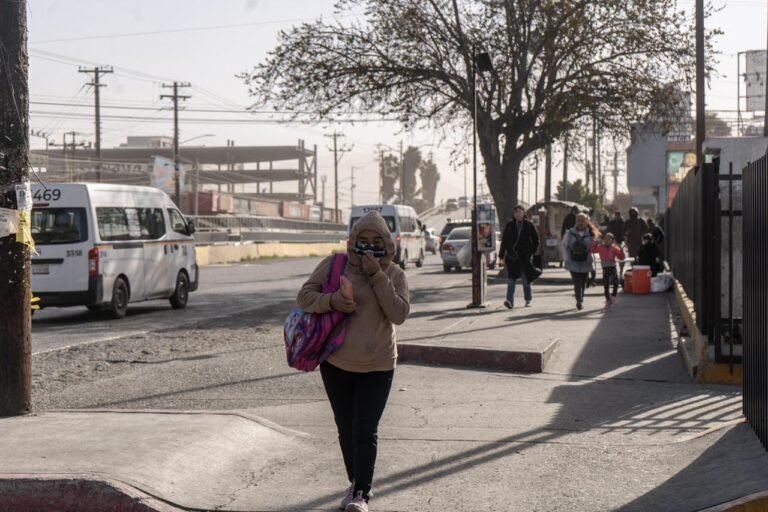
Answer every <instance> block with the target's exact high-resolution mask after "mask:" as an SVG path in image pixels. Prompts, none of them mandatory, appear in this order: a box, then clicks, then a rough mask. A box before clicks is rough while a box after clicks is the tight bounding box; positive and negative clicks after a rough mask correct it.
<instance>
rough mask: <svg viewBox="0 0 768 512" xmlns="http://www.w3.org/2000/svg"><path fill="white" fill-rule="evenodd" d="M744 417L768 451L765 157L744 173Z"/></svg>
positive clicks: (767, 196) (767, 180) (767, 164)
mask: <svg viewBox="0 0 768 512" xmlns="http://www.w3.org/2000/svg"><path fill="white" fill-rule="evenodd" d="M743 191H744V203H743V204H744V207H743V219H744V253H743V264H744V278H743V293H744V319H743V343H744V367H743V372H744V373H743V392H744V398H743V410H744V416H746V418H747V421H748V422H749V424H750V425H751V426H752V428H753V429H754V430H755V432H756V433H757V436H758V437H759V438H760V442H762V443H763V446H765V447H766V448H768V293H766V291H768V272H766V267H767V266H768V155H767V156H764V157H763V158H761V159H759V160H757V161H755V162H752V163H751V164H749V165H748V166H747V167H746V168H745V169H744V173H743Z"/></svg>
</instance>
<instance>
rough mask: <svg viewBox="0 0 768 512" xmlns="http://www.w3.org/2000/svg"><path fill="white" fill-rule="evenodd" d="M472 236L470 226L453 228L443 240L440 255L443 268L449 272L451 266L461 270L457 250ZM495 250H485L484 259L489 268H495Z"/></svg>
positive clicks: (467, 242)
mask: <svg viewBox="0 0 768 512" xmlns="http://www.w3.org/2000/svg"><path fill="white" fill-rule="evenodd" d="M471 238H472V228H471V227H461V228H454V229H453V231H451V233H450V234H449V235H448V237H447V238H446V239H445V242H443V247H442V250H441V252H440V256H441V257H442V258H443V270H444V271H445V272H450V271H451V269H452V268H455V269H456V270H461V267H462V265H461V262H460V261H459V252H460V251H461V249H463V248H464V246H466V245H468V244H469V243H470V240H471ZM496 258H497V256H496V251H491V252H486V253H485V261H486V264H487V265H488V268H489V269H494V268H496Z"/></svg>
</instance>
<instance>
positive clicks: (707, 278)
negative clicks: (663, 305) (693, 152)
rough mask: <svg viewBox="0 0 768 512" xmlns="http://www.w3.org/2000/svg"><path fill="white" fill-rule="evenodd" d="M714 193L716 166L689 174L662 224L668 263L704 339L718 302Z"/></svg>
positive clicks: (717, 221) (710, 330) (710, 329)
mask: <svg viewBox="0 0 768 512" xmlns="http://www.w3.org/2000/svg"><path fill="white" fill-rule="evenodd" d="M717 191H718V188H717V164H705V165H703V166H701V167H699V168H697V169H696V170H695V171H691V172H689V173H688V175H687V176H686V178H685V179H684V180H683V182H682V183H681V184H680V188H679V190H678V192H677V195H676V196H675V199H674V202H673V203H672V207H671V208H669V209H668V210H667V214H666V222H665V223H666V227H667V237H666V240H667V247H666V251H665V253H666V255H667V261H668V263H669V266H670V268H671V269H672V272H673V273H674V275H675V278H676V279H677V280H678V281H679V282H680V284H681V285H682V287H683V289H684V290H685V293H686V295H688V297H689V298H690V299H691V300H692V301H693V302H694V307H695V309H696V324H697V326H698V327H699V330H700V331H701V333H702V334H704V335H707V336H708V335H711V334H713V332H714V330H715V326H716V324H717V323H718V322H717V321H715V318H716V316H717V309H718V303H719V302H718V301H719V299H720V286H719V284H720V282H719V279H718V278H717V277H718V272H717V268H716V267H717V261H718V251H719V250H720V245H719V238H720V229H719V226H720V200H719V197H718V194H717ZM715 227H717V228H718V229H715ZM717 318H718V319H719V316H717Z"/></svg>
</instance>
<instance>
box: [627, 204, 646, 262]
mask: <svg viewBox="0 0 768 512" xmlns="http://www.w3.org/2000/svg"><path fill="white" fill-rule="evenodd" d="M647 232H648V224H646V223H645V221H644V220H643V219H641V218H640V212H639V211H638V210H637V208H630V209H629V219H627V221H626V222H625V223H624V242H625V243H626V244H627V252H628V253H629V256H630V258H634V257H635V256H637V253H638V251H639V250H640V246H641V245H642V240H643V235H644V234H646V233H647Z"/></svg>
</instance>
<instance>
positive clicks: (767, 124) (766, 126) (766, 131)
mask: <svg viewBox="0 0 768 512" xmlns="http://www.w3.org/2000/svg"><path fill="white" fill-rule="evenodd" d="M766 37H767V38H768V30H767V31H766ZM765 70H766V72H768V39H767V40H766V45H765ZM739 80H741V78H739ZM765 82H766V84H765V93H764V94H765V107H764V109H765V114H764V116H765V117H763V137H768V80H765ZM739 135H740V134H739Z"/></svg>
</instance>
